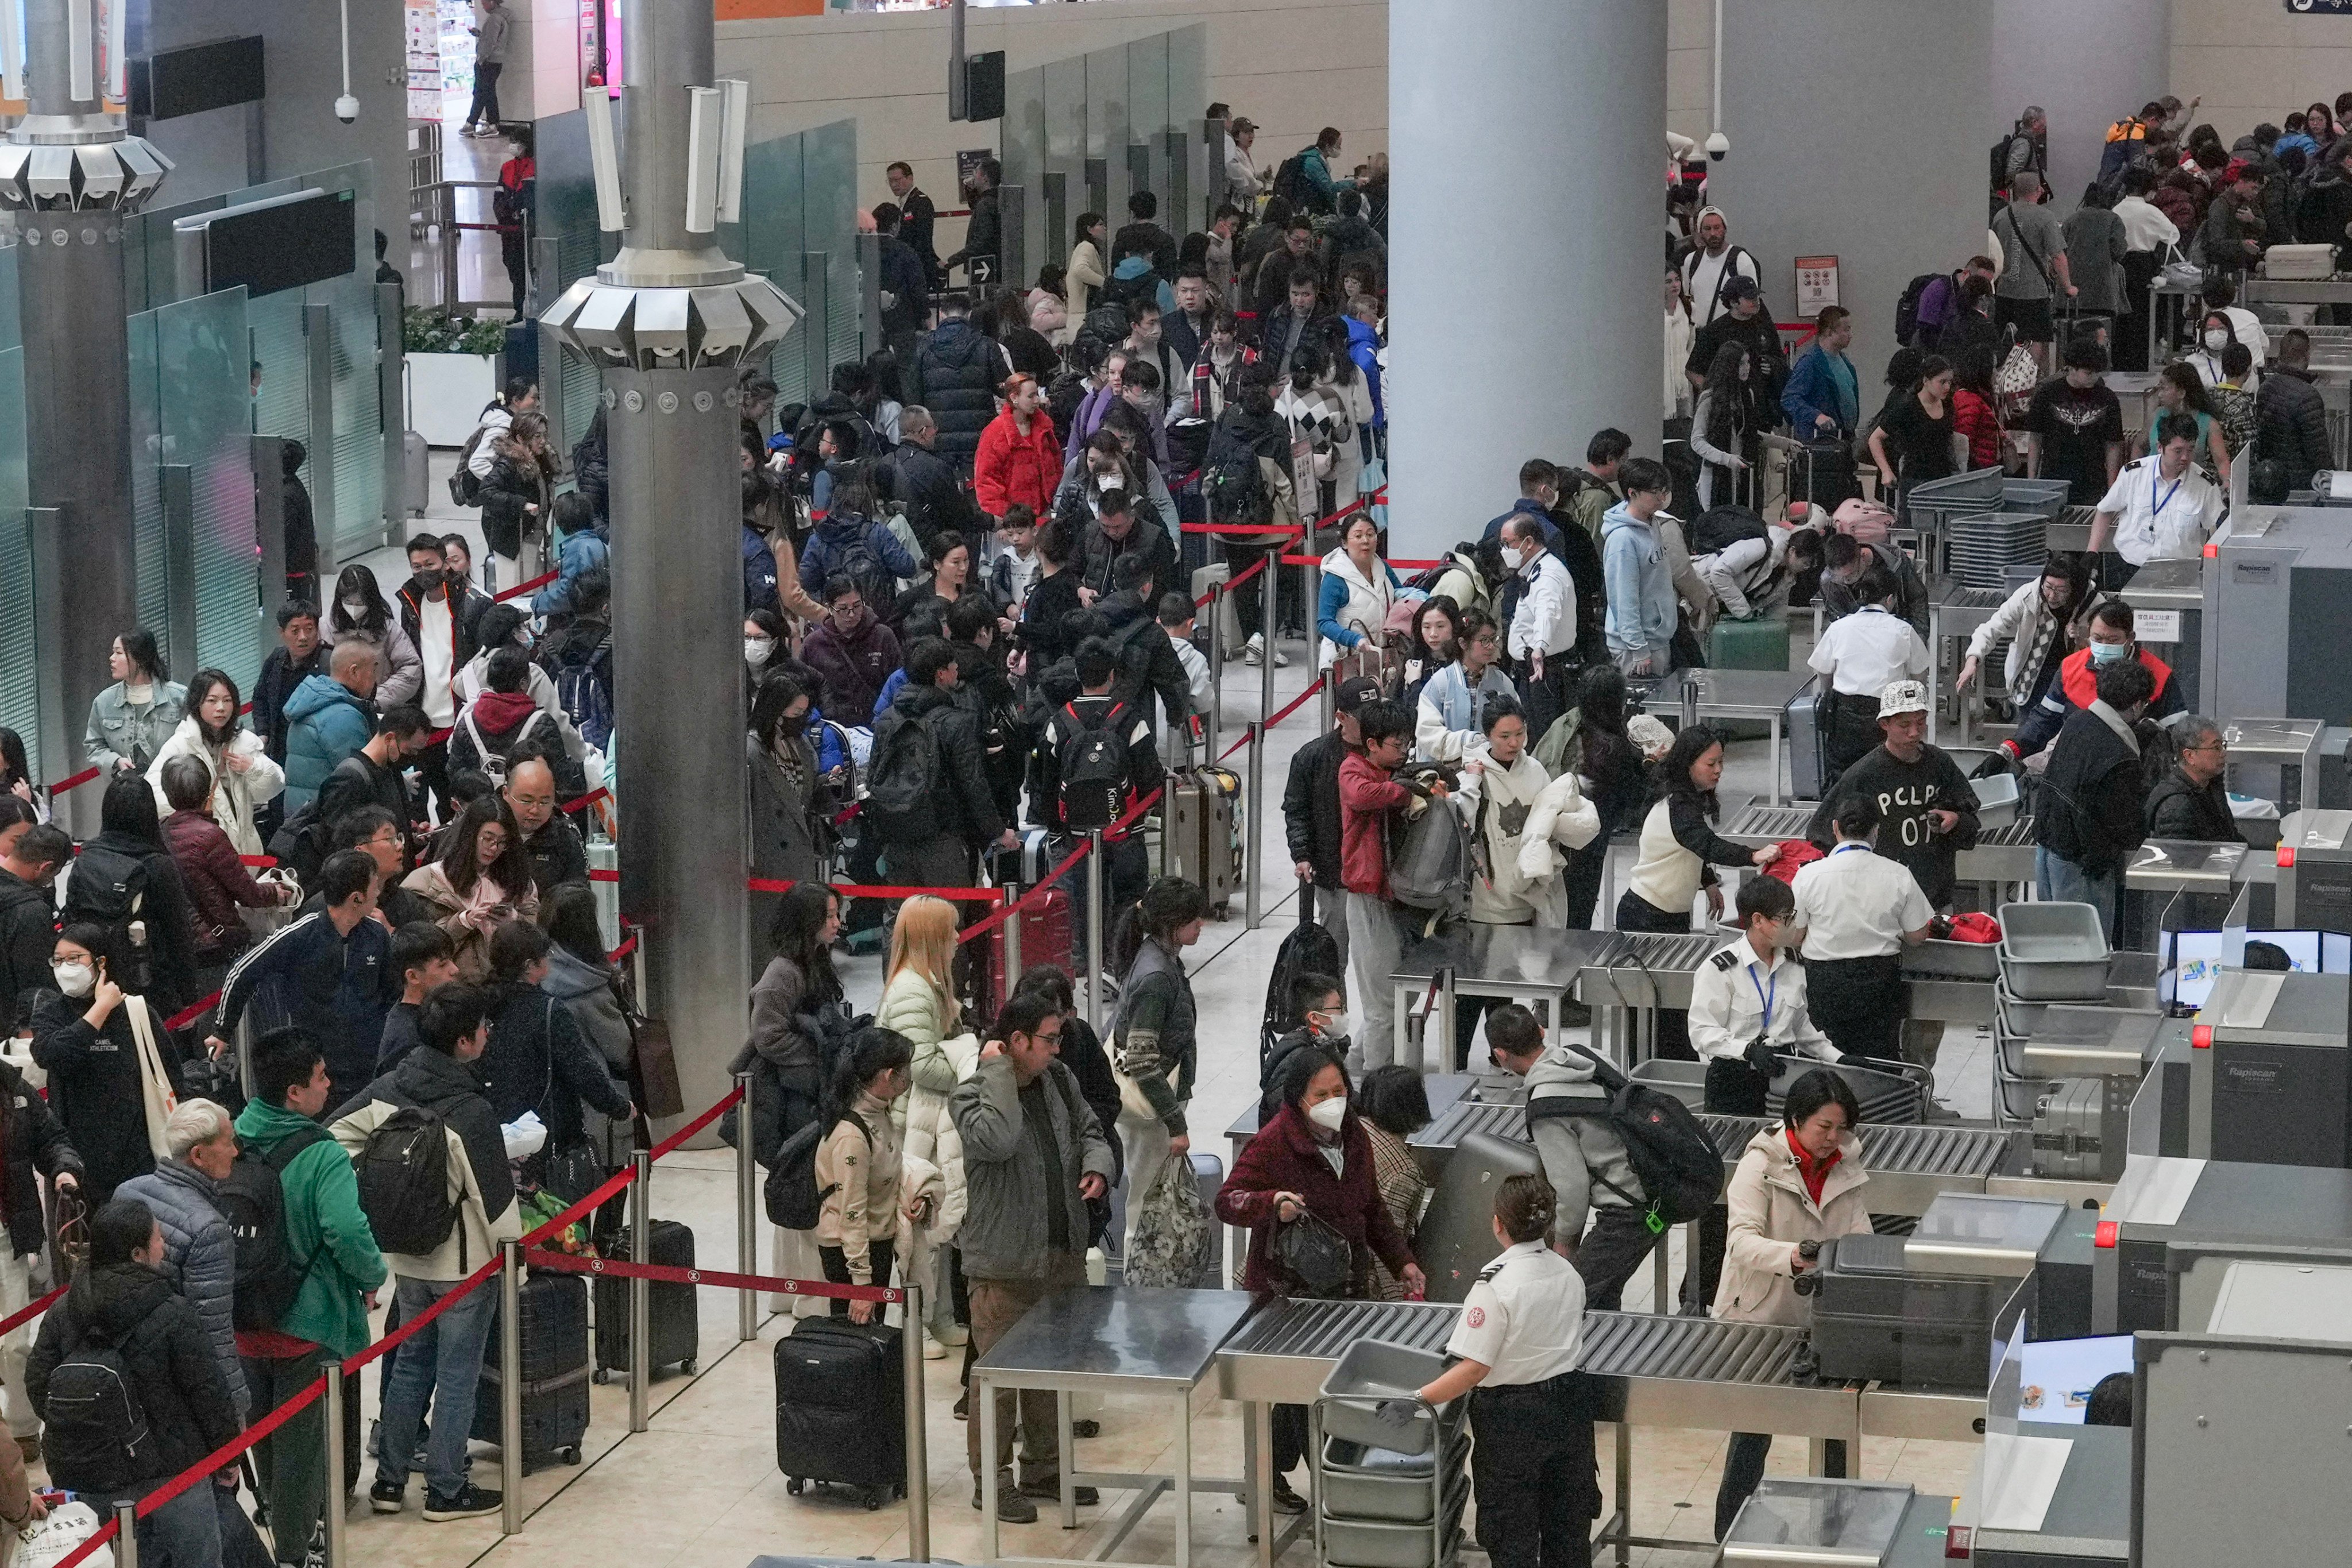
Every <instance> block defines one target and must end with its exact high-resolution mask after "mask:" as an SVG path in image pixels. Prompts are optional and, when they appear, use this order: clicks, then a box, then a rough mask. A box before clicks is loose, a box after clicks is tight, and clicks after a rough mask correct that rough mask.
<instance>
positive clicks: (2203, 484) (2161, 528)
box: [2099, 458, 2222, 566]
mask: <svg viewBox="0 0 2352 1568" xmlns="http://www.w3.org/2000/svg"><path fill="white" fill-rule="evenodd" d="M2160 461H2161V459H2159V458H2135V459H2133V460H2132V461H2131V462H2128V463H2126V464H2125V465H2124V471H2123V472H2122V473H2120V474H2117V475H2116V482H2115V483H2114V484H2113V485H2111V486H2109V487H2108V489H2107V493H2106V494H2105V495H2104V496H2102V497H2100V498H2099V510H2101V511H2104V512H2113V513H2114V514H2115V516H2116V554H2118V555H2120V556H2122V557H2123V558H2124V559H2125V560H2126V561H2128V562H2130V563H2132V564H2133V565H2135V566H2145V565H2147V563H2149V562H2151V561H2194V560H2196V559H2197V558H2198V557H2199V556H2200V555H2201V554H2203V553H2204V552H2205V536H2206V535H2207V534H2209V533H2210V532H2212V531H2213V525H2214V524H2215V523H2216V522H2219V521H2221V503H2222V497H2221V487H2220V486H2218V485H2216V484H2215V483H2214V482H2213V481H2212V480H2210V479H2207V478H2206V477H2205V473H2204V470H2203V469H2201V468H2199V467H2198V466H2197V465H2196V463H2195V462H2193V461H2192V462H2191V463H2190V464H2189V467H2188V468H2186V469H2184V470H2183V471H2182V473H2181V475H2180V478H2179V479H2166V478H2165V477H2164V476H2163V474H2162V473H2161V472H2159V471H2158V465H2159V463H2160Z"/></svg>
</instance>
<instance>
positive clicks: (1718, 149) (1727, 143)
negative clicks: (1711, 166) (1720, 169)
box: [1706, 131, 1731, 163]
mask: <svg viewBox="0 0 2352 1568" xmlns="http://www.w3.org/2000/svg"><path fill="white" fill-rule="evenodd" d="M1730 151H1731V138H1730V137H1728V136H1726V135H1725V134H1724V133H1723V132H1720V131H1718V132H1715V134H1713V135H1712V136H1709V137H1708V138H1707V139H1706V155H1707V157H1708V158H1709V159H1711V160H1712V161H1714V162H1715V163H1722V162H1723V159H1724V155H1725V154H1726V153H1729V152H1730Z"/></svg>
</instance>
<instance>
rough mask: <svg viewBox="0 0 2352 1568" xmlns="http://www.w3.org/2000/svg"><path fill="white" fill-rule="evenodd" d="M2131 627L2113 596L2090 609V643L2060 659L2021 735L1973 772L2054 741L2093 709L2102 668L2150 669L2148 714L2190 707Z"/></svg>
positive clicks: (2125, 608) (1991, 769)
mask: <svg viewBox="0 0 2352 1568" xmlns="http://www.w3.org/2000/svg"><path fill="white" fill-rule="evenodd" d="M2132 630H2133V625H2132V608H2131V606H2130V605H2126V604H2125V603H2124V602H2123V601H2122V600H2121V599H2119V598H2116V597H2114V596H2112V595H2110V596H2108V597H2106V598H2104V599H2101V600H2100V601H2099V602H2098V604H2097V605H2095V606H2094V607H2093V608H2092V610H2091V640H2090V644H2089V646H2088V647H2083V648H2080V649H2077V650H2076V651H2075V652H2074V653H2070V654H2068V655H2067V656H2066V657H2065V658H2064V659H2063V660H2062V661H2061V662H2060V664H2059V666H2058V675H2057V679H2053V681H2051V682H2050V684H2049V686H2048V688H2047V689H2045V690H2044V691H2043V692H2042V700H2041V701H2039V702H2037V703H2035V704H2034V705H2033V707H2032V709H2031V710H2028V711H2026V712H2025V713H2023V714H2022V715H2021V717H2020V718H2019V721H2018V725H2017V733H2015V734H2014V735H2011V737H2010V738H2009V739H2008V740H2006V741H2003V742H2000V745H1999V746H1997V747H1996V748H1994V751H1993V754H1992V755H1991V756H1990V757H1987V758H1986V759H1985V760H1984V762H1983V763H1980V764H1979V766H1978V768H1977V770H1976V773H1975V775H1974V776H1976V777H1979V778H1982V777H1984V776H1986V775H1987V774H1989V773H2003V772H2007V771H2009V770H2011V768H2013V767H2014V766H2015V765H2016V764H2018V763H2022V762H2023V761H2024V760H2025V759H2026V758H2028V757H2031V756H2032V755H2034V754H2035V753H2037V752H2041V751H2042V749H2044V748H2045V747H2047V746H2048V745H2049V744H2050V743H2051V742H2053V741H2055V740H2056V739H2057V738H2058V731H2059V730H2060V729H2061V728H2062V727H2063V725H2064V724H2065V722H2066V721H2067V720H2068V719H2069V718H2071V717H2072V716H2073V715H2074V713H2076V712H2077V711H2079V710H2082V709H2084V708H2088V707H2089V706H2090V705H2091V702H2092V700H2093V699H2094V698H2095V697H2096V696H2097V695H2098V692H2097V682H2098V673H2099V671H2100V670H2102V669H2107V668H2113V667H2114V666H2116V665H2120V664H2126V663H2135V662H2136V663H2137V664H2138V665H2139V667H2140V668H2143V669H2145V670H2147V675H2148V679H2149V681H2150V682H2151V683H2152V686H2153V689H2154V695H2152V696H2151V697H2150V698H2149V699H2148V701H2147V716H2148V717H2149V718H2151V719H2155V720H2158V721H2161V720H2165V719H2169V718H2171V717H2172V716H2173V715H2174V714H2176V713H2179V712H2182V711H2185V710H2186V709H2187V704H2186V703H2184V702H2183V701H2182V700H2181V699H2180V683H2179V681H2177V680H2175V679H2173V678H2172V667H2171V666H2170V665H2168V664H2167V663H2165V662H2164V660H2162V659H2160V658H2157V657H2156V655H2154V654H2152V653H2150V652H2149V651H2148V650H2147V648H2145V647H2140V646H2139V645H2138V644H2137V642H2135V641H2134V640H2133V637H2132Z"/></svg>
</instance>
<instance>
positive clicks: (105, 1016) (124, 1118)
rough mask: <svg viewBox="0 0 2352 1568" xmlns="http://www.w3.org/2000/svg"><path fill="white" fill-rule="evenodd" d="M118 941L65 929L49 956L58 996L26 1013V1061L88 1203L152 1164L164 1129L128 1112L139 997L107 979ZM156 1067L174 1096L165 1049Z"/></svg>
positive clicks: (136, 1093)
mask: <svg viewBox="0 0 2352 1568" xmlns="http://www.w3.org/2000/svg"><path fill="white" fill-rule="evenodd" d="M123 946H124V943H123V942H122V939H121V936H120V934H119V933H117V932H115V931H110V930H109V929H108V928H106V927H104V926H99V925H88V924H77V925H68V926H67V927H66V929H65V931H64V932H63V933H62V934H60V935H59V936H58V940H57V945H56V946H55V947H54V948H53V949H52V950H51V951H50V956H49V973H50V976H51V980H52V983H53V984H55V985H56V987H57V993H58V994H55V995H53V996H50V997H48V998H47V1000H46V1001H44V1002H43V1003H42V1004H41V1005H40V1006H39V1008H38V1009H37V1010H36V1011H35V1012H34V1014H33V1061H34V1064H35V1065H36V1066H37V1067H38V1068H40V1069H41V1070H42V1071H43V1072H46V1073H47V1074H48V1075H49V1086H48V1105H49V1110H51V1111H52V1112H54V1113H55V1114H56V1116H57V1119H58V1125H59V1126H61V1127H63V1128H64V1129H65V1135H66V1137H67V1139H68V1141H70V1142H71V1143H72V1144H73V1147H74V1149H75V1151H76V1152H79V1154H80V1156H81V1164H82V1168H83V1175H82V1179H81V1187H82V1199H83V1202H84V1203H86V1204H87V1205H89V1207H91V1208H93V1209H95V1208H97V1207H98V1206H99V1205H101V1204H103V1203H105V1202H106V1201H107V1200H108V1199H109V1198H110V1197H112V1196H113V1195H114V1189H115V1188H116V1187H118V1186H120V1185H121V1184H123V1183H125V1182H127V1181H129V1180H131V1178H132V1177H133V1176H143V1175H145V1174H146V1173H148V1172H150V1171H152V1170H153V1169H154V1168H155V1152H154V1151H155V1147H156V1145H157V1143H159V1142H161V1135H162V1132H163V1129H162V1127H161V1126H160V1125H158V1126H156V1127H154V1128H152V1129H150V1127H149V1126H148V1124H147V1121H146V1119H145V1118H144V1117H142V1115H140V1114H139V1113H138V1111H137V1110H136V1109H135V1108H136V1107H138V1106H140V1105H141V1104H142V1094H141V1089H140V1083H141V1071H140V1065H139V1057H140V1052H139V1044H138V1040H137V1038H136V1037H135V1036H134V1035H133V1033H132V1030H131V1014H130V1008H131V1005H132V1004H133V1003H135V1002H137V1001H138V998H137V997H135V996H133V995H131V994H129V993H127V992H126V991H125V990H124V989H123V987H122V986H121V984H119V983H118V982H117V981H116V980H115V978H114V975H115V973H117V972H118V970H119V964H118V960H120V959H121V957H122V948H123ZM163 1071H164V1074H165V1075H166V1077H167V1078H168V1079H170V1080H171V1083H172V1088H173V1092H174V1093H175V1094H176V1093H177V1092H178V1090H179V1088H180V1083H179V1077H178V1074H179V1063H178V1058H177V1057H176V1056H174V1055H170V1054H167V1055H165V1057H164V1058H163ZM151 1132H152V1134H153V1137H152V1140H151Z"/></svg>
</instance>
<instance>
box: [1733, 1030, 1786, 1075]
mask: <svg viewBox="0 0 2352 1568" xmlns="http://www.w3.org/2000/svg"><path fill="white" fill-rule="evenodd" d="M1741 1054H1742V1055H1743V1056H1745V1057H1746V1058H1748V1068H1749V1070H1751V1071H1753V1072H1756V1073H1759V1074H1760V1075H1762V1076H1763V1077H1765V1078H1767V1079H1769V1078H1774V1077H1777V1076H1779V1074H1780V1058H1779V1057H1777V1056H1775V1055H1774V1054H1773V1052H1772V1047H1770V1046H1769V1045H1767V1044H1766V1043H1765V1041H1764V1037H1763V1036H1761V1035H1759V1036H1757V1037H1755V1038H1754V1039H1752V1040H1750V1041H1748V1049H1747V1050H1746V1051H1744V1052H1742V1053H1741Z"/></svg>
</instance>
